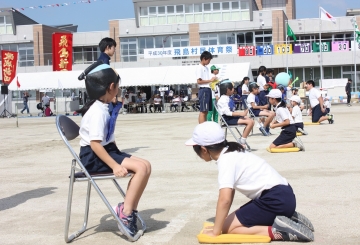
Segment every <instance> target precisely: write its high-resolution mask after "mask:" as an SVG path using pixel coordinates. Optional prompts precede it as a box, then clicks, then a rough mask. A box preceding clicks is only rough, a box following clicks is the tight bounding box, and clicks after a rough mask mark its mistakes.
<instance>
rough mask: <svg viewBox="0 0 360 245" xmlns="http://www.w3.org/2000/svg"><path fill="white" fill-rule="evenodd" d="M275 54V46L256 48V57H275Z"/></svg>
mask: <svg viewBox="0 0 360 245" xmlns="http://www.w3.org/2000/svg"><path fill="white" fill-rule="evenodd" d="M273 54H274V46H273V45H266V46H257V47H256V55H273Z"/></svg>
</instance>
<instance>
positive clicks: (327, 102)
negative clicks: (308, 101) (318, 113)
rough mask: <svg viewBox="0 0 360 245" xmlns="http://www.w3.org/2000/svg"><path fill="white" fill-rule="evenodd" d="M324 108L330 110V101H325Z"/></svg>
mask: <svg viewBox="0 0 360 245" xmlns="http://www.w3.org/2000/svg"><path fill="white" fill-rule="evenodd" d="M324 107H325V108H329V109H330V108H331V102H330V101H328V100H327V101H325V102H324Z"/></svg>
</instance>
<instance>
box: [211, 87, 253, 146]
mask: <svg viewBox="0 0 360 245" xmlns="http://www.w3.org/2000/svg"><path fill="white" fill-rule="evenodd" d="M220 94H221V96H220V99H219V100H218V102H217V106H218V109H219V113H220V115H222V117H223V118H224V120H225V121H226V123H227V124H228V125H241V124H243V125H246V127H245V128H244V132H243V135H242V137H241V138H240V143H241V145H243V146H244V145H246V138H247V137H248V135H249V134H250V132H251V130H252V128H253V127H254V121H253V120H252V119H251V118H248V117H246V115H247V114H248V109H246V110H245V111H235V102H234V100H233V98H232V97H231V96H232V95H233V94H234V85H233V83H232V82H230V81H229V80H225V81H222V82H221V83H220Z"/></svg>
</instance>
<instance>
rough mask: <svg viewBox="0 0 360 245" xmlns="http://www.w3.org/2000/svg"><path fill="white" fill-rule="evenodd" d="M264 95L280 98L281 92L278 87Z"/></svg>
mask: <svg viewBox="0 0 360 245" xmlns="http://www.w3.org/2000/svg"><path fill="white" fill-rule="evenodd" d="M266 97H269V98H274V99H276V98H282V93H281V91H280V89H272V90H271V91H270V92H269V94H268V95H266Z"/></svg>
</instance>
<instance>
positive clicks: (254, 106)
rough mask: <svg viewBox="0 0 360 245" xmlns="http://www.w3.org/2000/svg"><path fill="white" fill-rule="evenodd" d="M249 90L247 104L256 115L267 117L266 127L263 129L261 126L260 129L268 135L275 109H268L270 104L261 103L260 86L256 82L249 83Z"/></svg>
mask: <svg viewBox="0 0 360 245" xmlns="http://www.w3.org/2000/svg"><path fill="white" fill-rule="evenodd" d="M249 91H250V94H249V95H248V97H247V106H248V108H249V110H251V112H252V114H254V116H255V117H259V116H265V117H267V118H266V119H265V122H264V127H265V129H264V130H263V128H262V127H260V129H259V130H260V132H261V133H262V134H263V135H264V136H268V135H269V134H270V128H269V125H270V122H271V121H272V120H273V118H274V116H275V113H274V112H273V111H269V110H267V109H268V105H260V102H259V98H258V97H257V95H258V94H259V86H258V85H257V84H256V83H254V82H252V83H250V84H249Z"/></svg>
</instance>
